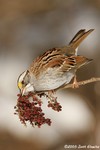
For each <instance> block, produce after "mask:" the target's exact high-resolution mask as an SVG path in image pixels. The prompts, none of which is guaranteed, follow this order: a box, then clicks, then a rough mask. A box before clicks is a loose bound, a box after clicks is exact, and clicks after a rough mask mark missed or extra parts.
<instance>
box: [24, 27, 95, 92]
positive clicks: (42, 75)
mask: <svg viewBox="0 0 100 150" xmlns="http://www.w3.org/2000/svg"><path fill="white" fill-rule="evenodd" d="M93 30H94V29H90V30H88V31H85V29H82V30H80V31H79V32H78V33H77V34H76V35H75V36H74V38H73V39H72V40H71V42H70V43H69V45H68V46H64V47H61V48H53V49H50V50H48V51H46V52H45V53H44V54H42V55H41V56H39V57H37V58H36V59H35V60H34V61H33V63H32V64H31V66H30V67H29V69H28V71H29V72H28V76H29V75H30V79H29V84H30V85H31V86H32V87H33V89H34V91H47V90H48V91H50V90H54V89H56V88H58V87H60V86H62V85H63V84H68V83H69V82H70V81H71V79H72V78H73V77H74V76H75V73H76V71H77V69H79V68H80V67H81V66H83V65H85V64H87V63H89V62H90V61H91V59H88V58H86V57H84V56H77V48H78V46H79V44H80V43H81V42H82V41H83V40H84V39H85V38H86V37H87V36H88V35H89V34H90V33H91V32H92V31H93ZM23 79H24V78H23ZM24 80H25V79H24ZM24 82H25V81H24ZM28 87H29V86H28ZM31 89H32V88H31ZM24 91H25V90H24ZM26 91H27V89H26Z"/></svg>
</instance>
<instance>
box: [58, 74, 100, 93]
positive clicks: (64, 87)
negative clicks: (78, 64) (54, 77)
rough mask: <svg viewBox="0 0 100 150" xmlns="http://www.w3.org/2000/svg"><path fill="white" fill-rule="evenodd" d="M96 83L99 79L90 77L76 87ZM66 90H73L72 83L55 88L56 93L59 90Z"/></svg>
mask: <svg viewBox="0 0 100 150" xmlns="http://www.w3.org/2000/svg"><path fill="white" fill-rule="evenodd" d="M97 81H100V77H98V78H96V77H92V78H90V79H88V80H84V81H80V82H78V85H79V86H80V85H86V84H88V83H92V82H97ZM67 88H73V83H72V84H64V85H63V86H61V87H59V88H57V89H56V91H57V90H59V89H67Z"/></svg>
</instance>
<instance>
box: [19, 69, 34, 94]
mask: <svg viewBox="0 0 100 150" xmlns="http://www.w3.org/2000/svg"><path fill="white" fill-rule="evenodd" d="M30 78H31V77H30V73H29V71H28V70H26V71H24V72H23V73H22V74H21V75H20V76H19V77H18V80H17V86H18V88H19V90H20V92H21V94H22V95H25V94H27V93H28V92H34V87H33V85H32V84H31V83H30Z"/></svg>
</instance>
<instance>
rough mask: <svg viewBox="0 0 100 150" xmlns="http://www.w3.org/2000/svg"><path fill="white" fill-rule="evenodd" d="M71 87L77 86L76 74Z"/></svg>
mask: <svg viewBox="0 0 100 150" xmlns="http://www.w3.org/2000/svg"><path fill="white" fill-rule="evenodd" d="M72 87H73V88H79V84H78V82H77V79H76V75H75V76H74V81H73V86H72Z"/></svg>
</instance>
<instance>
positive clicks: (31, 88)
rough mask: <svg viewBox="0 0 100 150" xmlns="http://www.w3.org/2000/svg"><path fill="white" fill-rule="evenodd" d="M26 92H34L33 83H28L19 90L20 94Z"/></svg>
mask: <svg viewBox="0 0 100 150" xmlns="http://www.w3.org/2000/svg"><path fill="white" fill-rule="evenodd" d="M28 92H34V87H33V85H31V84H30V83H29V84H27V85H26V86H25V87H24V88H23V89H22V90H21V94H22V96H23V95H25V94H27V93H28Z"/></svg>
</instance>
